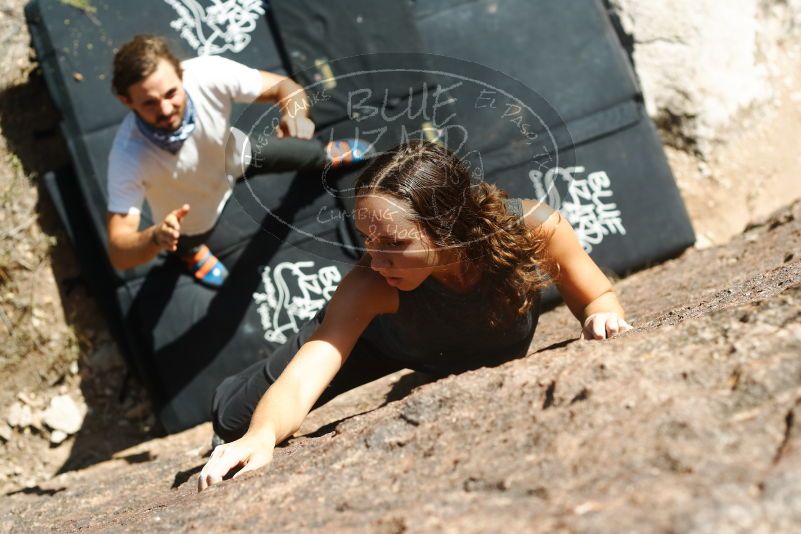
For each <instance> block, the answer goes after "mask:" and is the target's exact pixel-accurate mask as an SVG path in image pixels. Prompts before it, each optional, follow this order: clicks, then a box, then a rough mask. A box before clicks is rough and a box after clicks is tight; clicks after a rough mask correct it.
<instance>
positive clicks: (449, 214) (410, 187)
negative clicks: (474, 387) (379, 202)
mask: <svg viewBox="0 0 801 534" xmlns="http://www.w3.org/2000/svg"><path fill="white" fill-rule="evenodd" d="M355 193H356V196H357V197H359V196H362V195H369V194H377V193H378V194H388V195H390V196H393V197H395V198H397V199H400V200H402V201H406V202H407V203H408V204H409V205H410V206H411V208H412V213H411V214H410V216H411V218H412V220H413V221H414V222H415V223H416V224H418V225H419V226H420V228H421V229H422V230H423V231H424V232H425V234H426V235H427V236H428V237H429V239H430V240H431V242H432V243H433V245H434V246H435V247H437V248H440V249H450V250H452V251H453V252H455V254H456V259H457V261H459V262H463V261H469V262H471V263H473V264H476V265H478V266H479V267H480V269H481V271H482V276H481V281H480V283H479V285H478V288H477V290H478V291H480V292H482V293H483V294H484V297H485V299H486V302H488V303H489V309H490V312H489V314H488V318H487V319H488V321H489V324H490V325H491V326H493V327H495V326H499V325H502V324H504V323H506V322H507V321H510V320H513V319H514V317H515V316H519V315H523V314H525V313H527V312H528V311H529V310H530V309H531V307H532V306H533V305H534V304H535V302H536V300H537V299H538V298H539V291H540V290H541V289H542V288H544V287H546V286H547V285H548V284H549V283H550V276H549V275H550V273H553V272H554V268H555V262H554V261H553V260H552V259H551V258H549V257H548V256H547V254H546V250H547V249H546V247H547V243H548V240H549V239H550V237H551V236H550V235H545V232H544V231H543V230H541V228H538V229H537V230H532V229H530V228H528V227H527V226H526V225H525V224H524V223H523V221H522V220H520V219H519V218H518V217H516V216H514V215H512V214H510V213H509V212H508V210H507V208H506V202H505V200H506V199H507V198H508V195H507V194H506V192H504V191H502V190H501V189H499V188H498V187H496V186H495V185H493V184H490V183H487V182H483V181H481V182H473V181H472V180H471V173H470V169H469V168H468V166H467V165H466V164H465V162H464V161H463V160H462V159H460V158H459V157H457V156H456V155H455V154H453V153H452V152H450V151H449V150H448V149H446V148H444V147H442V146H440V145H438V144H436V143H430V142H426V141H412V142H409V143H404V144H402V145H400V146H398V147H396V148H394V149H392V150H390V151H388V152H385V153H383V154H381V155H379V156H377V157H376V158H375V159H374V160H373V161H372V162H371V163H370V165H369V166H368V167H367V168H366V169H365V170H364V171H363V172H362V173H361V175H360V176H359V177H358V178H357V181H356V186H355Z"/></svg>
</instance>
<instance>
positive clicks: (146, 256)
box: [108, 226, 161, 270]
mask: <svg viewBox="0 0 801 534" xmlns="http://www.w3.org/2000/svg"><path fill="white" fill-rule="evenodd" d="M155 228H156V227H155V226H151V227H150V228H146V229H145V230H142V231H141V232H132V233H130V234H123V235H116V236H114V237H113V238H109V246H108V250H109V257H110V259H111V264H112V265H113V266H114V267H115V268H117V269H120V270H124V269H130V268H132V267H136V266H137V265H141V264H143V263H147V262H148V261H150V260H152V259H153V258H155V257H156V256H157V255H158V253H159V252H160V251H161V247H159V246H158V245H157V244H156V242H155V240H154V239H153V233H154V231H155Z"/></svg>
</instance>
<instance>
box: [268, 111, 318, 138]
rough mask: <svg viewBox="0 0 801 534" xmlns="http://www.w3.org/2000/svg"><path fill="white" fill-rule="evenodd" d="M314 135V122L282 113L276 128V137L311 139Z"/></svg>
mask: <svg viewBox="0 0 801 534" xmlns="http://www.w3.org/2000/svg"><path fill="white" fill-rule="evenodd" d="M313 135H314V122H312V120H311V119H310V118H308V117H305V116H302V115H299V114H295V115H293V114H291V113H284V114H283V116H282V117H281V123H280V124H279V126H278V131H277V132H276V134H275V136H276V137H279V138H281V137H297V138H298V139H311V138H312V136H313Z"/></svg>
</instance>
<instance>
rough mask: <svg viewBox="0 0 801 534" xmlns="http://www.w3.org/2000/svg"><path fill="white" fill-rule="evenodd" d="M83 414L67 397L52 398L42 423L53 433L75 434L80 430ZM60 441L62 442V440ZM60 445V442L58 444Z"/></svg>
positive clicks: (70, 398)
mask: <svg viewBox="0 0 801 534" xmlns="http://www.w3.org/2000/svg"><path fill="white" fill-rule="evenodd" d="M83 415H84V414H83V412H82V411H81V409H80V408H79V407H78V405H77V404H75V401H74V400H72V397H70V396H69V395H58V396H57V397H53V399H52V400H51V401H50V405H49V406H48V407H47V410H45V412H44V416H43V419H42V420H43V422H44V424H46V425H47V426H48V427H50V428H52V429H53V430H55V431H60V432H63V433H64V434H66V435H69V434H75V433H76V432H77V431H79V430H80V429H81V423H83ZM61 441H64V440H63V439H62V440H61ZM59 443H60V442H59Z"/></svg>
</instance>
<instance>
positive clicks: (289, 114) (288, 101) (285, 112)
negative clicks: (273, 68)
mask: <svg viewBox="0 0 801 534" xmlns="http://www.w3.org/2000/svg"><path fill="white" fill-rule="evenodd" d="M259 73H260V74H261V80H262V93H261V95H259V97H258V98H257V99H256V101H257V102H277V103H278V104H279V107H280V109H281V123H280V127H279V129H278V131H277V132H276V136H277V137H284V136H290V137H298V138H300V139H311V137H312V135H314V122H312V120H311V119H309V99H308V98H307V97H306V92H305V91H304V90H303V87H301V86H300V85H298V84H297V83H295V82H294V81H293V80H292V79H291V78H287V77H286V76H282V75H280V74H275V73H273V72H267V71H264V70H262V71H259Z"/></svg>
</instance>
